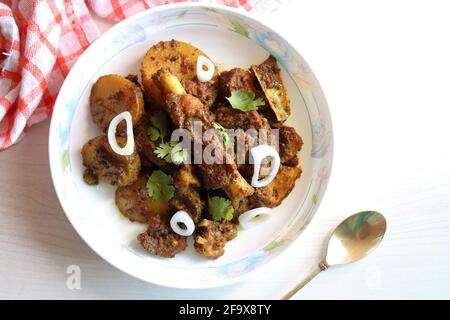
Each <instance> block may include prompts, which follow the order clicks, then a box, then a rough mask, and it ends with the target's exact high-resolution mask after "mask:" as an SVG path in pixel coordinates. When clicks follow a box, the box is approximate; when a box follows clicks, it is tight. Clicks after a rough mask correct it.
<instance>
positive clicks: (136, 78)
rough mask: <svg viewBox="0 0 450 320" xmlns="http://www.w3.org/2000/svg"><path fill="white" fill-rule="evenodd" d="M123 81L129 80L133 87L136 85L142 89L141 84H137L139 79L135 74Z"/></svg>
mask: <svg viewBox="0 0 450 320" xmlns="http://www.w3.org/2000/svg"><path fill="white" fill-rule="evenodd" d="M125 79H127V80H130V81H131V82H133V83H134V84H135V85H137V86H138V87H139V88H141V89H142V87H141V84H140V83H139V77H138V76H137V75H136V74H129V75H127V76H126V77H125Z"/></svg>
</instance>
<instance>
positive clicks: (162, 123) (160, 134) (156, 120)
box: [148, 111, 170, 141]
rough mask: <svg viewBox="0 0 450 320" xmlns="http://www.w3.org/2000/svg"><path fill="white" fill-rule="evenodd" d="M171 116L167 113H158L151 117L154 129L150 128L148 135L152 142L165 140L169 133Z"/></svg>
mask: <svg viewBox="0 0 450 320" xmlns="http://www.w3.org/2000/svg"><path fill="white" fill-rule="evenodd" d="M169 122H170V120H169V116H168V115H167V113H165V112H162V111H161V112H158V113H156V114H154V115H153V116H151V117H150V123H151V124H152V127H150V128H148V135H149V136H150V140H152V141H156V140H158V139H159V138H161V140H164V138H165V137H166V136H167V134H168V133H169Z"/></svg>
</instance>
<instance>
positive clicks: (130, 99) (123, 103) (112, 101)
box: [89, 74, 144, 133]
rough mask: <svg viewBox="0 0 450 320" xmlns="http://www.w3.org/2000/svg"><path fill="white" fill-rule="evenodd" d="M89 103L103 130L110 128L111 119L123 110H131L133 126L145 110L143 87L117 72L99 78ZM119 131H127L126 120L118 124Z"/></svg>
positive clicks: (97, 122)
mask: <svg viewBox="0 0 450 320" xmlns="http://www.w3.org/2000/svg"><path fill="white" fill-rule="evenodd" d="M89 103H90V108H91V115H92V118H93V120H94V122H95V124H96V125H97V126H98V127H99V128H100V130H102V131H103V132H106V131H107V130H108V127H109V123H110V122H111V120H112V119H113V118H114V117H115V116H117V115H118V114H119V113H121V112H124V111H128V112H130V114H131V117H132V122H133V126H134V125H136V123H138V121H139V120H140V119H141V117H142V114H143V112H144V99H143V97H142V90H141V87H140V86H138V85H136V84H135V83H134V82H132V81H130V80H129V79H126V78H124V77H121V76H119V75H115V74H110V75H106V76H102V77H100V78H99V79H98V80H97V82H96V83H95V84H94V86H93V87H92V90H91V95H90V98H89ZM117 132H118V133H122V132H125V121H122V122H121V123H120V124H119V125H118V127H117Z"/></svg>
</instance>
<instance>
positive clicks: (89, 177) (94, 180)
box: [83, 168, 98, 186]
mask: <svg viewBox="0 0 450 320" xmlns="http://www.w3.org/2000/svg"><path fill="white" fill-rule="evenodd" d="M83 180H84V182H86V183H87V184H88V185H90V186H94V185H96V184H98V177H97V176H96V175H95V174H94V172H93V171H92V170H91V169H89V168H87V169H84V172H83Z"/></svg>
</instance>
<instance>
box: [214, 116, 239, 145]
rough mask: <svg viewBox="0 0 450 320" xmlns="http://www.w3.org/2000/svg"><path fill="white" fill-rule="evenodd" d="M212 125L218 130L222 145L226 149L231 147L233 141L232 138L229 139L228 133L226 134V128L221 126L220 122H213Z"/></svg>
mask: <svg viewBox="0 0 450 320" xmlns="http://www.w3.org/2000/svg"><path fill="white" fill-rule="evenodd" d="M213 127H214V128H215V129H217V130H219V132H220V135H221V136H222V141H223V145H224V146H225V148H226V149H229V148H232V147H233V145H234V143H233V140H231V138H230V135H229V134H228V131H227V129H225V128H224V127H222V125H221V124H220V123H217V122H213Z"/></svg>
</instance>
